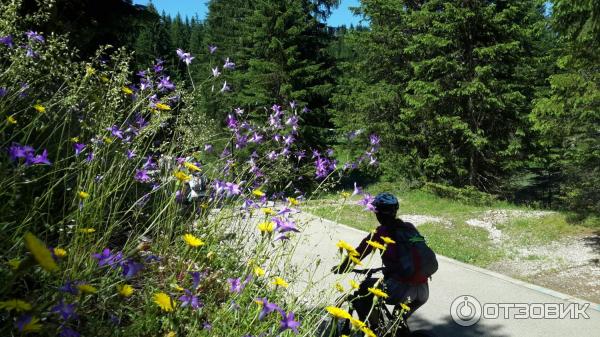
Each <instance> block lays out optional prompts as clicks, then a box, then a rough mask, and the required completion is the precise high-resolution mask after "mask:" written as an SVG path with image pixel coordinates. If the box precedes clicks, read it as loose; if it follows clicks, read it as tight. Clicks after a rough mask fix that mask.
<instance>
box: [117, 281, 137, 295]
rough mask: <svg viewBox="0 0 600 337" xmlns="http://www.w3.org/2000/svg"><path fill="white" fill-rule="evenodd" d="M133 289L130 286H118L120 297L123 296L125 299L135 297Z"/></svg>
mask: <svg viewBox="0 0 600 337" xmlns="http://www.w3.org/2000/svg"><path fill="white" fill-rule="evenodd" d="M133 290H134V289H133V287H132V286H130V285H129V284H123V285H120V284H119V285H118V286H117V291H118V292H119V295H121V296H123V297H131V295H133Z"/></svg>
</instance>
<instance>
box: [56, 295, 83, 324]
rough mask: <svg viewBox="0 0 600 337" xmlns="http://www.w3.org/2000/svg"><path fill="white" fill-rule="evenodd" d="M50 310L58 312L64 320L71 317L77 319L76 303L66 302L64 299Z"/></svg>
mask: <svg viewBox="0 0 600 337" xmlns="http://www.w3.org/2000/svg"><path fill="white" fill-rule="evenodd" d="M50 311H52V312H54V313H57V314H59V315H60V317H61V318H62V319H63V320H64V321H68V320H70V319H77V313H76V312H75V304H69V303H65V302H64V301H63V300H62V299H61V300H60V302H58V304H57V305H55V306H54V307H52V309H50Z"/></svg>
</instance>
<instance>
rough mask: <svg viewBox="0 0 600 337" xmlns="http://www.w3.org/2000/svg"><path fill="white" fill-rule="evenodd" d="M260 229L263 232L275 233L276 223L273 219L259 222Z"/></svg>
mask: <svg viewBox="0 0 600 337" xmlns="http://www.w3.org/2000/svg"><path fill="white" fill-rule="evenodd" d="M258 230H259V231H261V232H262V233H273V230H275V223H274V222H273V221H265V222H261V223H259V224H258Z"/></svg>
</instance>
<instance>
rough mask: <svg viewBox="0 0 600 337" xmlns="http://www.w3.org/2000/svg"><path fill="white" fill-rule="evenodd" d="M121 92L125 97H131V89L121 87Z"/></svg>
mask: <svg viewBox="0 0 600 337" xmlns="http://www.w3.org/2000/svg"><path fill="white" fill-rule="evenodd" d="M121 90H122V91H123V93H125V95H133V90H131V88H129V87H125V86H124V87H122V88H121Z"/></svg>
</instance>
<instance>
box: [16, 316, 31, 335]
mask: <svg viewBox="0 0 600 337" xmlns="http://www.w3.org/2000/svg"><path fill="white" fill-rule="evenodd" d="M32 319H33V317H32V316H31V315H23V316H20V317H19V318H18V319H17V321H16V322H15V327H16V328H17V330H19V331H20V332H24V331H23V329H25V326H26V325H27V324H29V323H30V322H31V320H32Z"/></svg>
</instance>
